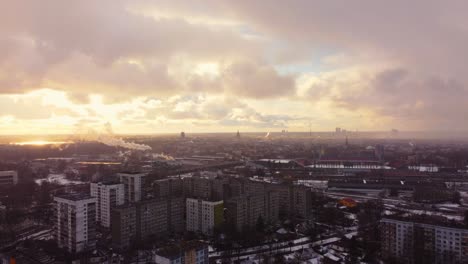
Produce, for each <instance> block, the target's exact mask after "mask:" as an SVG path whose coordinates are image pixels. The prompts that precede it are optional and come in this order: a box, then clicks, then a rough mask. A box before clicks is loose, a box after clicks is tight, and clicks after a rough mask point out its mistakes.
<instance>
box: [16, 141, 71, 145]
mask: <svg viewBox="0 0 468 264" xmlns="http://www.w3.org/2000/svg"><path fill="white" fill-rule="evenodd" d="M68 143H71V142H68V141H47V140H34V141H22V142H15V143H11V144H13V145H19V146H45V145H62V144H68Z"/></svg>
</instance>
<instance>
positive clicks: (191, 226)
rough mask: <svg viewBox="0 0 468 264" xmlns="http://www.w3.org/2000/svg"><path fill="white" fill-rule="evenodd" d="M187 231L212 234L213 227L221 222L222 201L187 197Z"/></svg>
mask: <svg viewBox="0 0 468 264" xmlns="http://www.w3.org/2000/svg"><path fill="white" fill-rule="evenodd" d="M186 212H187V231H193V232H200V233H203V234H205V235H212V234H213V231H214V228H215V227H217V226H219V225H220V224H221V223H222V222H223V213H224V205H223V201H205V200H201V199H193V198H187V200H186Z"/></svg>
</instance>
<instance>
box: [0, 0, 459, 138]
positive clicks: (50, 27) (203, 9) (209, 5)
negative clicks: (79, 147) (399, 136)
mask: <svg viewBox="0 0 468 264" xmlns="http://www.w3.org/2000/svg"><path fill="white" fill-rule="evenodd" d="M0 2H1V4H2V8H1V9H0V32H1V34H0V101H2V102H3V107H2V115H1V117H0V120H2V121H1V122H3V123H2V124H1V125H3V126H2V127H6V126H8V124H7V123H8V122H10V123H15V122H16V125H17V127H19V126H20V124H26V120H36V121H37V124H39V122H40V120H42V121H44V124H49V125H50V124H52V122H53V121H52V120H55V121H57V122H61V121H63V123H64V124H67V125H69V124H71V123H73V122H76V121H77V120H80V119H90V120H95V121H99V122H103V121H112V123H113V124H115V127H116V128H121V127H124V125H123V124H124V123H125V124H130V123H131V124H133V125H134V126H135V129H138V130H142V129H143V128H144V126H147V130H152V129H157V128H159V127H161V126H162V124H164V126H165V127H164V128H165V129H179V127H178V126H182V125H181V124H182V123H183V122H187V123H189V124H192V125H193V127H202V126H213V127H215V126H218V127H216V128H212V129H228V128H229V129H230V128H231V126H245V127H251V128H252V129H253V128H264V127H265V128H266V127H273V128H274V127H284V126H290V125H291V124H292V123H295V122H296V123H297V122H302V118H304V115H310V116H312V117H314V116H319V115H320V116H321V117H320V118H317V120H318V121H317V122H319V121H320V122H321V123H320V124H317V125H316V126H317V127H319V128H320V127H326V128H329V127H333V123H347V122H348V121H347V120H353V122H357V124H356V126H360V125H362V126H365V127H368V128H372V125H376V124H377V123H376V122H379V123H378V125H379V126H385V125H386V126H388V127H393V126H395V127H403V128H437V127H441V126H445V127H453V128H460V129H461V128H468V126H467V125H466V124H465V122H464V119H465V116H466V115H467V114H468V107H467V106H465V105H466V103H465V102H466V99H468V98H467V87H468V77H467V75H466V73H465V72H466V69H465V68H466V66H465V64H466V62H465V57H466V56H464V54H465V53H466V51H465V50H466V46H467V44H468V27H467V26H466V25H468V18H467V17H466V15H465V12H464V10H466V9H467V8H468V4H467V3H466V2H463V1H458V0H453V1H448V2H447V1H445V2H441V1H435V0H429V1H423V0H415V1H410V2H408V1H403V0H396V1H388V2H384V3H381V2H375V1H371V0H364V1H359V2H354V1H352V2H351V1H348V2H343V1H339V0H330V1H306V0H292V1H277V2H275V3H274V4H272V3H271V2H269V1H264V0H258V1H245V0H239V1H232V0H204V1H198V0H195V1H182V0H170V1H169V0H158V1H152V0H132V1H130V0H102V1H92V0H83V1H73V2H65V1H60V0H44V1H32V0H18V1H4V0H0ZM44 88H48V89H49V90H48V91H49V93H48V95H50V94H54V95H55V96H57V97H53V98H56V100H55V101H56V103H51V102H50V101H51V100H48V101H47V100H46V99H44V98H45V97H46V96H44V94H41V92H40V91H44ZM50 91H53V92H50ZM39 94H40V95H39ZM58 94H60V95H58ZM11 96H13V97H11ZM44 100H45V101H46V103H45V104H44ZM252 100H255V101H256V102H258V103H256V104H252V103H251V101H252ZM274 100H277V102H281V103H282V105H278V106H277V105H269V106H268V107H267V106H263V107H258V106H259V105H261V104H262V103H261V102H264V103H263V104H264V105H265V104H268V103H269V102H273V101H274ZM249 101H250V102H249ZM273 106H274V107H273ZM41 107H42V108H43V109H41ZM277 107H278V108H281V109H284V114H283V113H282V112H281V113H280V114H278V113H279V111H278V110H277V109H276V108H277ZM25 109H27V110H25ZM36 109H37V111H36ZM302 109H304V110H302ZM312 110H313V111H312ZM304 113H306V114H304ZM358 117H361V118H360V119H359V118H358ZM106 118H107V119H112V120H105V119H106ZM298 119H299V120H300V121H298ZM376 119H378V120H379V121H376ZM45 120H48V121H45ZM22 122H23V123H22ZM49 122H50V123H49ZM37 124H34V126H35V127H40V125H37ZM59 125H60V124H59ZM59 125H54V127H58V126H59ZM60 130H61V131H62V130H63V129H60Z"/></svg>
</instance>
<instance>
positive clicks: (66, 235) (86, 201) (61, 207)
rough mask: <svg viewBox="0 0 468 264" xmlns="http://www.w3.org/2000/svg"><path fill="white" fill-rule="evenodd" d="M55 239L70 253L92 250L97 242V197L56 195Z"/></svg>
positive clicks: (58, 244)
mask: <svg viewBox="0 0 468 264" xmlns="http://www.w3.org/2000/svg"><path fill="white" fill-rule="evenodd" d="M54 202H55V209H56V216H55V218H56V219H55V229H54V231H55V239H56V241H57V246H58V247H59V248H64V249H66V250H67V251H68V252H70V253H78V252H82V251H86V250H91V249H93V248H94V246H95V244H96V198H94V197H90V196H89V195H83V194H67V195H61V196H56V197H54Z"/></svg>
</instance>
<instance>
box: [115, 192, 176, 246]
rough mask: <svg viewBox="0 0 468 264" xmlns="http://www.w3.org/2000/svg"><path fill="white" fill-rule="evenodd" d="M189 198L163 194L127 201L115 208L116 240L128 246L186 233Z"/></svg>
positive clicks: (117, 244)
mask: <svg viewBox="0 0 468 264" xmlns="http://www.w3.org/2000/svg"><path fill="white" fill-rule="evenodd" d="M184 209H185V200H184V198H182V197H162V198H156V199H149V200H144V201H140V202H137V203H132V204H126V205H123V206H119V207H117V208H115V209H114V210H112V217H111V230H112V243H113V245H114V246H115V247H118V248H128V246H129V245H130V243H132V242H136V241H146V240H148V239H158V238H161V237H166V236H167V235H168V234H169V233H182V232H184V230H185V224H184Z"/></svg>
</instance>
